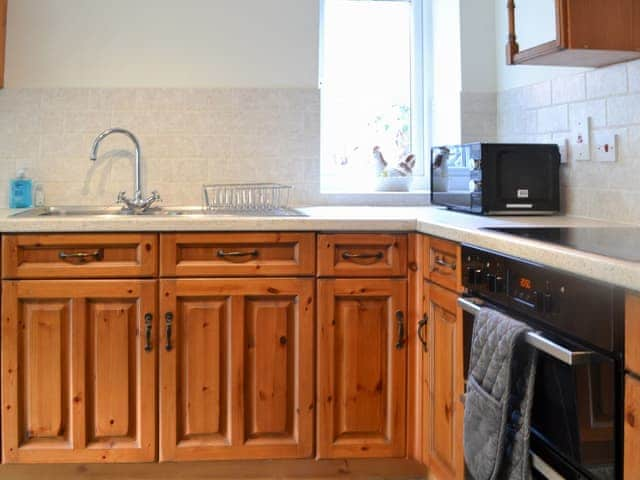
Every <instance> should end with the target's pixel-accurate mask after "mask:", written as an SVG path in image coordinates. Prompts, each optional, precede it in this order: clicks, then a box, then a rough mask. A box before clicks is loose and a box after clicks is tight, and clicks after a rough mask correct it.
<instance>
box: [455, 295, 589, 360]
mask: <svg viewBox="0 0 640 480" xmlns="http://www.w3.org/2000/svg"><path fill="white" fill-rule="evenodd" d="M482 304H483V302H482V300H474V301H471V300H468V299H466V298H462V297H460V298H458V306H459V307H460V308H461V309H462V310H464V311H465V312H467V313H470V314H471V315H474V316H475V315H477V314H478V313H480V309H481V306H482ZM525 340H526V342H527V343H528V344H529V345H531V346H532V347H534V348H536V349H537V350H540V351H541V352H544V353H546V354H547V355H549V356H550V357H553V358H555V359H556V360H558V361H560V362H562V363H564V364H565V365H569V366H570V367H573V366H576V365H584V364H585V363H588V362H589V359H590V357H591V352H580V351H579V352H574V351H572V350H569V349H568V348H565V347H563V346H562V345H558V344H557V343H555V342H553V341H552V340H549V339H548V338H546V337H545V336H543V335H542V334H540V333H539V332H529V333H527V335H526V339H525Z"/></svg>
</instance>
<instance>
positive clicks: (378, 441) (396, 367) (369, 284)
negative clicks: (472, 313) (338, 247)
mask: <svg viewBox="0 0 640 480" xmlns="http://www.w3.org/2000/svg"><path fill="white" fill-rule="evenodd" d="M318 301H319V304H318V327H319V329H318V403H319V405H318V457H319V458H344V457H351V458H354V457H402V456H404V455H405V445H406V436H405V432H406V403H405V402H406V362H407V352H406V341H405V338H404V332H400V331H399V327H400V326H402V329H405V328H406V320H407V319H406V318H405V315H406V307H407V282H406V280H402V279H397V280H396V279H393V280H391V279H376V280H373V279H349V280H345V279H340V280H319V281H318Z"/></svg>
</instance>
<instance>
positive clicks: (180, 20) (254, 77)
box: [6, 0, 319, 88]
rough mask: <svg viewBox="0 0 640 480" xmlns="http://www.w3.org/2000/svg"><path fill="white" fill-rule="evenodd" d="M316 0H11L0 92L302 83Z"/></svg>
mask: <svg viewBox="0 0 640 480" xmlns="http://www.w3.org/2000/svg"><path fill="white" fill-rule="evenodd" d="M318 3H319V0H268V1H267V0H108V1H104V0H11V1H10V2H9V18H8V39H7V42H8V44H7V66H6V85H7V86H8V87H230V86H232V87H303V88H307V87H308V88H313V87H316V86H317V82H318V53H317V52H318V15H319V5H318Z"/></svg>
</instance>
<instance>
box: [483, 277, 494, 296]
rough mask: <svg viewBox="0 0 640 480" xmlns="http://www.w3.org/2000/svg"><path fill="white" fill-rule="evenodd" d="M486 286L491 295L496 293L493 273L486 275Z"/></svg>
mask: <svg viewBox="0 0 640 480" xmlns="http://www.w3.org/2000/svg"><path fill="white" fill-rule="evenodd" d="M485 278H486V279H487V286H488V287H489V291H490V292H491V293H496V276H495V275H494V274H493V273H487V275H486V277H485Z"/></svg>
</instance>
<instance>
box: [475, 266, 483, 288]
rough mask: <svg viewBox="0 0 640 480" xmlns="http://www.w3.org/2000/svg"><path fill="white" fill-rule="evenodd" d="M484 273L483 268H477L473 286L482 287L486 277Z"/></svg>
mask: <svg viewBox="0 0 640 480" xmlns="http://www.w3.org/2000/svg"><path fill="white" fill-rule="evenodd" d="M483 273H484V272H483V271H482V269H481V268H476V269H474V271H473V282H472V283H473V284H474V285H482V283H483V282H482V281H483V280H484V278H483V277H484V275H483Z"/></svg>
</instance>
